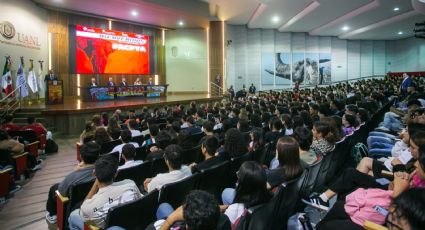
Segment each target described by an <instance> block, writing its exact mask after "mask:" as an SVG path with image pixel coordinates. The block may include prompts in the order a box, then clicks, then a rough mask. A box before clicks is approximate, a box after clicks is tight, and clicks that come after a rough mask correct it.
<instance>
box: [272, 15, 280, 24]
mask: <svg viewBox="0 0 425 230" xmlns="http://www.w3.org/2000/svg"><path fill="white" fill-rule="evenodd" d="M279 20H280V18H279V17H278V16H274V17H272V22H274V23H276V22H278V21H279Z"/></svg>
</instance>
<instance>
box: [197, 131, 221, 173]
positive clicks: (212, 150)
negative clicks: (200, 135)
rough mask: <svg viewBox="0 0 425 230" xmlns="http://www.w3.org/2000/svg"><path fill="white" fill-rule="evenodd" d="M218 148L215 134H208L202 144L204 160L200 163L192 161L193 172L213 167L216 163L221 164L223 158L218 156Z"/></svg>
mask: <svg viewBox="0 0 425 230" xmlns="http://www.w3.org/2000/svg"><path fill="white" fill-rule="evenodd" d="M217 148H218V140H217V138H216V137H214V136H208V137H207V138H205V139H204V141H203V142H202V144H201V151H202V155H203V157H204V160H203V161H201V162H200V163H198V164H197V163H192V164H191V165H189V168H190V169H191V171H192V173H196V172H201V171H202V170H204V169H208V168H211V167H213V166H214V165H217V164H220V163H221V162H223V160H222V159H221V158H220V157H216V156H215V154H216V153H217Z"/></svg>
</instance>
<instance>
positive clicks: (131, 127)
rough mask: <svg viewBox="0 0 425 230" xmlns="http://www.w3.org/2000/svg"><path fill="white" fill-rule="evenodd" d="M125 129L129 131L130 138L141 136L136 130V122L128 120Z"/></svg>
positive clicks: (137, 126)
mask: <svg viewBox="0 0 425 230" xmlns="http://www.w3.org/2000/svg"><path fill="white" fill-rule="evenodd" d="M127 127H128V129H129V130H130V132H131V136H132V137H135V136H140V135H142V133H141V132H140V131H139V130H137V129H138V128H139V125H138V124H137V122H136V120H134V119H129V121H128V125H127Z"/></svg>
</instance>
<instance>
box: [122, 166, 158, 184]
mask: <svg viewBox="0 0 425 230" xmlns="http://www.w3.org/2000/svg"><path fill="white" fill-rule="evenodd" d="M149 177H151V162H143V163H142V164H140V165H137V166H133V167H130V168H126V169H121V170H119V171H118V174H117V177H116V178H115V181H121V180H124V179H130V180H132V181H134V183H136V185H137V186H138V187H139V186H140V185H143V182H144V181H145V179H146V178H149Z"/></svg>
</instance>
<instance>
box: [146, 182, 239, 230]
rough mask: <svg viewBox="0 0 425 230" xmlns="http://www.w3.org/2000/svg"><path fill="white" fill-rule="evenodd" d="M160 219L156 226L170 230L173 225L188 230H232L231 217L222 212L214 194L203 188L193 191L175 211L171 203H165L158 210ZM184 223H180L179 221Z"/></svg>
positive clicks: (174, 227)
mask: <svg viewBox="0 0 425 230" xmlns="http://www.w3.org/2000/svg"><path fill="white" fill-rule="evenodd" d="M157 218H158V219H159V220H158V221H156V222H155V224H154V227H155V228H156V229H160V230H168V229H171V228H172V227H173V229H176V227H180V228H179V229H188V230H230V229H231V226H230V222H229V219H228V218H227V217H226V216H225V215H223V214H221V213H220V207H219V205H218V204H217V201H216V200H215V199H214V196H213V195H211V194H209V193H208V192H205V191H201V190H193V191H191V192H190V193H189V194H188V195H187V196H186V198H185V201H184V202H183V205H182V206H180V207H179V208H177V209H176V210H175V211H174V209H173V208H172V207H171V205H169V204H167V203H163V204H161V205H160V206H159V208H158V212H157ZM181 221H183V223H181V224H178V222H181Z"/></svg>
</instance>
